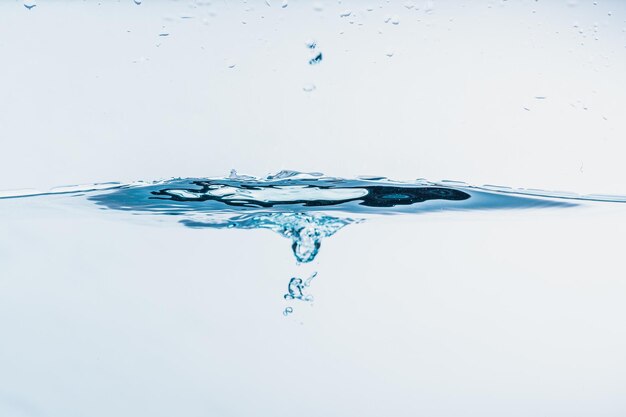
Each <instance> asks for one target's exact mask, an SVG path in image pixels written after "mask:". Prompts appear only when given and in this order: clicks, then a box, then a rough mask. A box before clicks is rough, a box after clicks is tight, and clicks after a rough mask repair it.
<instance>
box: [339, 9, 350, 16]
mask: <svg viewBox="0 0 626 417" xmlns="http://www.w3.org/2000/svg"><path fill="white" fill-rule="evenodd" d="M351 14H352V12H351V11H350V10H344V11H343V12H341V13H339V17H348V16H350V15H351Z"/></svg>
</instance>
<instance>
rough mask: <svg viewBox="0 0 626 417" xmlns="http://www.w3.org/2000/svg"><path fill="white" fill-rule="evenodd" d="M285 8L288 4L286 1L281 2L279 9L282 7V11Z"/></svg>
mask: <svg viewBox="0 0 626 417" xmlns="http://www.w3.org/2000/svg"><path fill="white" fill-rule="evenodd" d="M287 6H289V2H288V1H287V0H283V2H282V3H281V5H280V7H282V8H283V9H284V8H285V7H287Z"/></svg>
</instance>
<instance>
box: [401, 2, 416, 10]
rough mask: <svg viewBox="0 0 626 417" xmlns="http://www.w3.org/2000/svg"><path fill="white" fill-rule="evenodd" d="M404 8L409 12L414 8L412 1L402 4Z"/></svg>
mask: <svg viewBox="0 0 626 417" xmlns="http://www.w3.org/2000/svg"><path fill="white" fill-rule="evenodd" d="M404 7H406V8H407V9H409V10H411V9H412V8H413V7H415V5H414V4H413V2H412V1H407V2H405V3H404Z"/></svg>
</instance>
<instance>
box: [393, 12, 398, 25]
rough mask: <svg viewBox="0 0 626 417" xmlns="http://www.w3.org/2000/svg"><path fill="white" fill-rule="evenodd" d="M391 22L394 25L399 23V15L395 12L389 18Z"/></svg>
mask: <svg viewBox="0 0 626 417" xmlns="http://www.w3.org/2000/svg"><path fill="white" fill-rule="evenodd" d="M391 23H393V24H394V25H399V24H400V16H398V15H397V14H396V15H394V16H393V17H392V18H391Z"/></svg>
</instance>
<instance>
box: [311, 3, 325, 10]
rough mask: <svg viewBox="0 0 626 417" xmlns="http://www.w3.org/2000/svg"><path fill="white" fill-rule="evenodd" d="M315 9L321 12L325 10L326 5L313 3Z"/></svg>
mask: <svg viewBox="0 0 626 417" xmlns="http://www.w3.org/2000/svg"><path fill="white" fill-rule="evenodd" d="M313 10H315V11H316V12H321V11H323V10H324V6H322V4H321V3H313Z"/></svg>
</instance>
